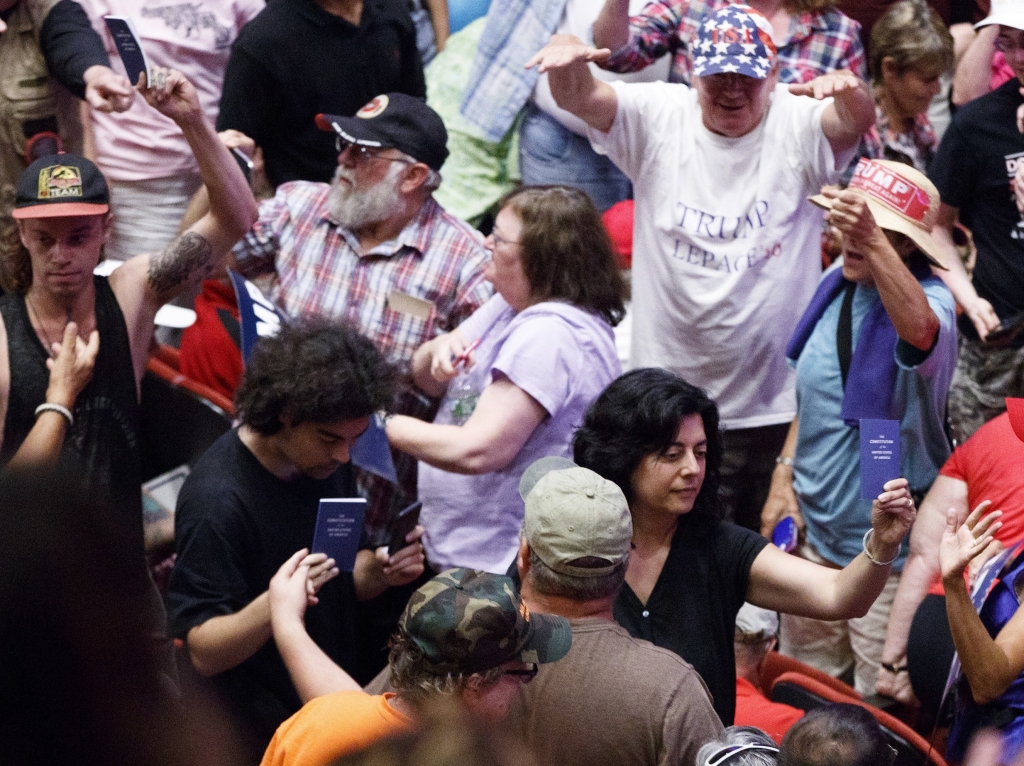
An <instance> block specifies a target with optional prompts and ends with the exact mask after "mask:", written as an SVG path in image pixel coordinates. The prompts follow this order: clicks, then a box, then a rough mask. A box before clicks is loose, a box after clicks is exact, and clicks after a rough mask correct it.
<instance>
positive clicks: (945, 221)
mask: <svg viewBox="0 0 1024 766" xmlns="http://www.w3.org/2000/svg"><path fill="white" fill-rule="evenodd" d="M958 213H959V210H958V209H957V208H955V207H950V206H949V205H947V204H946V203H945V202H942V203H940V204H939V217H938V219H937V220H936V222H935V228H933V229H932V239H933V240H934V241H935V243H936V244H937V245H938V246H939V247H940V248H942V251H943V253H944V254H945V256H946V257H945V261H946V265H948V266H949V268H948V269H947V270H945V271H943V270H941V269H936V270H935V273H936V274H937V275H938V276H939V278H940V279H942V281H943V282H945V283H946V287H948V288H949V291H950V292H951V293H953V297H954V298H955V299H956V302H957V304H958V305H959V306H961V307H962V308H963V310H964V313H965V314H967V317H968V318H969V319H970V320H971V322H972V323H973V324H974V329H975V330H976V331H977V332H978V336H979V337H980V338H981V339H982V340H984V339H985V336H986V335H988V334H989V333H990V332H991V331H992V330H994V329H996V328H997V327H998V326H999V316H998V315H997V314H996V311H995V309H994V308H992V304H991V303H989V302H988V301H987V300H985V299H984V298H982V297H980V296H979V295H978V291H977V290H975V289H974V285H973V284H972V283H971V278H970V277H969V276H967V269H966V268H964V263H963V261H961V260H960V253H958V252H957V251H956V247H955V246H954V245H953V226H954V225H955V224H956V219H957V214H958Z"/></svg>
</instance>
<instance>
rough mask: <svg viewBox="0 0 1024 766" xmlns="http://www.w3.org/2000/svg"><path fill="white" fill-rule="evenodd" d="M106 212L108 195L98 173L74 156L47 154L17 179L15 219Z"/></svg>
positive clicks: (97, 169)
mask: <svg viewBox="0 0 1024 766" xmlns="http://www.w3.org/2000/svg"><path fill="white" fill-rule="evenodd" d="M108 210H110V192H109V191H108V190H107V181H106V179H105V178H104V177H103V174H102V173H101V172H100V169H99V168H98V167H96V166H95V165H93V164H92V163H91V162H90V161H89V160H87V159H86V158H85V157H79V156H78V155H77V154H65V153H61V154H49V155H47V156H45V157H40V158H39V159H38V160H36V161H35V162H33V163H32V164H31V165H29V166H28V168H26V169H25V172H23V173H22V174H21V177H20V178H19V179H18V190H17V193H16V195H15V198H14V210H12V211H11V215H12V216H14V217H15V218H57V217H60V216H66V215H100V214H102V213H106V212H107V211H108Z"/></svg>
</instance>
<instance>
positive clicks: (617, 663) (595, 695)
mask: <svg viewBox="0 0 1024 766" xmlns="http://www.w3.org/2000/svg"><path fill="white" fill-rule="evenodd" d="M570 623H571V625H572V648H571V649H570V650H569V654H567V655H566V656H565V657H564V658H563V659H561V660H559V661H558V662H555V663H552V664H550V665H541V666H540V672H539V673H538V674H537V677H536V678H535V679H534V680H533V681H532V682H531V683H529V684H527V685H526V686H524V687H523V692H522V694H521V695H520V701H519V702H517V704H516V705H515V706H514V708H513V711H512V715H513V717H514V720H516V721H517V722H518V723H519V724H520V725H522V726H523V727H524V731H525V733H526V737H527V739H528V741H529V742H530V744H531V745H532V747H533V750H534V753H535V754H536V756H537V758H538V760H539V761H540V763H541V764H542V765H544V766H548V765H551V766H603V765H604V764H607V766H641V765H643V766H655V765H656V764H658V765H659V766H660V765H661V764H665V765H666V766H667V765H668V764H671V765H672V766H692V765H693V764H694V763H695V761H696V757H697V751H698V750H699V749H700V747H701V745H703V744H704V743H706V742H708V741H710V740H712V739H714V738H715V737H716V736H717V735H718V734H719V733H720V732H721V731H722V722H721V721H720V720H719V719H718V716H717V715H716V714H715V711H714V708H712V706H711V699H710V696H709V694H708V690H707V687H706V686H705V685H704V682H703V681H702V680H701V678H700V676H699V675H698V674H697V672H696V671H695V670H694V669H693V667H692V666H691V665H690V664H689V663H687V662H686V661H685V660H683V659H682V658H681V657H680V656H679V655H678V654H676V653H674V652H670V651H668V650H667V649H659V648H658V647H656V646H654V644H651V643H649V642H647V641H644V640H642V639H639V638H633V637H632V636H630V635H629V633H627V632H626V630H625V629H624V628H622V627H621V626H619V625H618V624H616V623H614V622H612V621H610V620H606V619H603V618H600V617H582V618H579V619H575V620H570Z"/></svg>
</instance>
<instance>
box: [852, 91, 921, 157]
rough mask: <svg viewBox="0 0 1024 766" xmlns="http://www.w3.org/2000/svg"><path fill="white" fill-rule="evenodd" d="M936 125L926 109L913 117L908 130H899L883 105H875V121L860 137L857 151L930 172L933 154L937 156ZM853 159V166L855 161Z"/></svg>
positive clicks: (867, 155) (861, 154)
mask: <svg viewBox="0 0 1024 766" xmlns="http://www.w3.org/2000/svg"><path fill="white" fill-rule="evenodd" d="M937 143H938V141H937V140H936V138H935V128H933V127H932V122H931V120H929V119H928V113H927V112H921V114H919V115H917V117H915V118H914V124H913V125H912V126H911V128H910V130H909V131H907V132H906V133H900V132H899V131H898V130H896V129H895V128H893V127H892V125H890V124H889V116H888V115H887V114H886V113H885V110H884V109H882V107H880V106H876V107H875V124H874V125H872V126H871V129H870V130H869V131H868V132H867V133H865V134H864V137H863V138H862V139H861V148H860V151H859V153H858V155H857V159H859V158H860V157H871V158H872V159H876V160H895V161H896V162H905V163H907V164H908V165H913V166H914V167H915V168H917V169H918V170H920V171H921V172H922V173H927V172H928V166H929V165H930V164H931V161H932V157H934V156H935V146H936V144H937ZM856 164H857V163H856V162H851V163H850V166H851V167H853V166H854V165H856Z"/></svg>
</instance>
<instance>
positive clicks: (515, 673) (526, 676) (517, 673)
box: [502, 663, 540, 684]
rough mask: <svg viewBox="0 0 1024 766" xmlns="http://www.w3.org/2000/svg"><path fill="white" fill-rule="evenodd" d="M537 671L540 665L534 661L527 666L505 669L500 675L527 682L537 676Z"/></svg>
mask: <svg viewBox="0 0 1024 766" xmlns="http://www.w3.org/2000/svg"><path fill="white" fill-rule="evenodd" d="M539 671H540V667H539V666H538V665H537V664H536V663H532V664H531V665H530V667H528V668H521V669H516V670H506V671H505V672H504V673H503V674H502V675H506V676H512V677H513V678H517V679H519V680H520V681H521V682H523V683H524V684H528V683H530V681H532V680H533V679H534V678H536V677H537V673H538V672H539Z"/></svg>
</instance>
